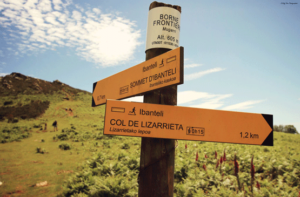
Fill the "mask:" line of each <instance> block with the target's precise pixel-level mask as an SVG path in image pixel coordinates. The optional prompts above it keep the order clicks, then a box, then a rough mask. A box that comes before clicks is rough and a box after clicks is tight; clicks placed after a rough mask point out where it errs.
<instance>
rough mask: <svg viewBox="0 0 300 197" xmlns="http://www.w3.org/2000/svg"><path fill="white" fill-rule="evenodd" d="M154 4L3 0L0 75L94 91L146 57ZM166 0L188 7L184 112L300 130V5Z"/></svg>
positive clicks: (181, 92)
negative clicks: (238, 115)
mask: <svg viewBox="0 0 300 197" xmlns="http://www.w3.org/2000/svg"><path fill="white" fill-rule="evenodd" d="M151 2H152V1H135V0H131V1H99V0H97V1H96V0H86V1H79V0H73V1H70V0H68V1H65V0H10V1H9V0H0V76H4V75H6V74H10V73H11V72H20V73H22V74H25V75H29V76H32V77H36V78H39V79H43V80H47V81H53V80H56V79H58V80H60V81H62V82H63V83H66V84H68V85H71V86H72V87H75V88H79V89H82V90H87V91H89V92H92V85H93V83H94V82H96V81H99V80H101V79H104V78H106V77H109V76H111V75H113V74H115V73H117V72H120V71H122V70H124V69H127V68H130V67H132V66H134V65H137V64H139V63H141V62H143V61H145V42H146V32H147V18H148V9H149V5H150V3H151ZM164 3H169V4H173V5H179V6H181V8H182V13H181V24H180V25H181V29H180V43H179V44H180V46H183V47H184V58H185V60H184V64H185V69H184V74H185V75H184V84H182V85H180V86H179V87H178V106H189V107H199V108H208V109H219V110H230V111H241V112H251V113H264V114H273V115H274V124H284V125H287V124H293V125H295V126H296V128H297V130H298V131H299V132H300V77H299V73H300V65H299V63H300V38H299V35H300V20H299V19H300V4H299V3H298V1H296V0H295V1H289V2H285V1H277V0H265V1H260V0H251V1H250V0H247V1H246V0H244V1H240V0H226V1H223V0H214V1H202V0H201V1H164ZM127 100H138V101H142V98H141V97H136V98H132V99H127Z"/></svg>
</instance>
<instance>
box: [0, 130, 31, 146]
mask: <svg viewBox="0 0 300 197" xmlns="http://www.w3.org/2000/svg"><path fill="white" fill-rule="evenodd" d="M29 136H31V133H29V131H28V129H27V127H18V126H15V127H12V128H7V127H5V128H3V129H2V131H0V143H7V142H13V141H20V139H24V138H28V137H29Z"/></svg>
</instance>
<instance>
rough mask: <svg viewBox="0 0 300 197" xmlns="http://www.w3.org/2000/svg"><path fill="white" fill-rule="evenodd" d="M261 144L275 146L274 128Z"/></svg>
mask: <svg viewBox="0 0 300 197" xmlns="http://www.w3.org/2000/svg"><path fill="white" fill-rule="evenodd" d="M261 145H262V146H274V141H273V130H272V131H271V133H270V134H269V135H268V137H267V138H266V139H265V141H264V142H263V143H262V144H261Z"/></svg>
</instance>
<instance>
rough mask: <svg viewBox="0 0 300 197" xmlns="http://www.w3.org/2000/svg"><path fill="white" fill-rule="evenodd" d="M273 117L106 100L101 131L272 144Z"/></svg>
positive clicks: (127, 134)
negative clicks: (102, 129)
mask: <svg viewBox="0 0 300 197" xmlns="http://www.w3.org/2000/svg"><path fill="white" fill-rule="evenodd" d="M272 127H273V116H272V115H268V114H255V113H244V112H232V111H223V110H211V109H199V108H190V107H178V106H168V105H158V104H146V103H137V102H125V101H116V100H107V103H106V110H105V121H104V134H107V135H124V136H135V137H151V138H164V139H180V140H200V141H211V142H226V143H239V144H253V145H265V146H273V128H272Z"/></svg>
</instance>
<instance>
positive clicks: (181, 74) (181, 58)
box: [92, 46, 184, 107]
mask: <svg viewBox="0 0 300 197" xmlns="http://www.w3.org/2000/svg"><path fill="white" fill-rule="evenodd" d="M179 48H180V82H179V83H177V84H172V85H181V84H183V82H184V73H183V72H184V68H183V66H184V65H183V57H184V54H183V53H184V47H182V46H180V47H179ZM168 52H169V51H168ZM166 53H167V52H166ZM161 55H163V54H161ZM154 58H155V57H154ZM151 59H152V58H151ZM151 59H149V60H151ZM147 61H148V60H147ZM97 83H98V82H95V83H93V92H92V107H97V106H101V105H104V104H106V102H105V103H102V104H99V105H96V103H95V101H94V97H93V93H94V90H95V87H96V85H97ZM165 87H168V86H164V87H161V88H157V89H155V90H159V89H162V88H165ZM151 91H154V90H150V91H145V92H141V93H140V94H137V95H131V96H128V97H124V98H121V99H126V98H130V97H133V96H143V94H145V93H147V92H151ZM121 99H115V100H121ZM106 100H107V99H106Z"/></svg>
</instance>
